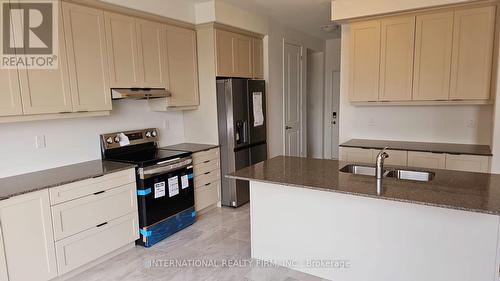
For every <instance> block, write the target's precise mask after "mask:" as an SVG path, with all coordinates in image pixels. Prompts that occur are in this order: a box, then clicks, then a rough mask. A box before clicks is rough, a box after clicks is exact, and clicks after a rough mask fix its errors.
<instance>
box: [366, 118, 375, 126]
mask: <svg viewBox="0 0 500 281" xmlns="http://www.w3.org/2000/svg"><path fill="white" fill-rule="evenodd" d="M376 125H377V124H375V119H373V118H370V120H368V126H369V127H375V126H376Z"/></svg>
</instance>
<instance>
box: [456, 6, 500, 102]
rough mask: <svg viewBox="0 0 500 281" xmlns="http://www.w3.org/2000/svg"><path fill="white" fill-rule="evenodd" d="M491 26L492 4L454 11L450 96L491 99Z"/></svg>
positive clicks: (492, 34) (493, 21) (492, 25)
mask: <svg viewBox="0 0 500 281" xmlns="http://www.w3.org/2000/svg"><path fill="white" fill-rule="evenodd" d="M494 29H495V7H494V6H490V7H483V8H473V9H464V10H457V11H456V12H455V23H454V31H453V53H452V54H453V55H452V64H451V89H450V98H451V99H467V100H475V99H489V98H490V80H491V65H492V54H493V40H494Z"/></svg>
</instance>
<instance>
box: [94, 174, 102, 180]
mask: <svg viewBox="0 0 500 281" xmlns="http://www.w3.org/2000/svg"><path fill="white" fill-rule="evenodd" d="M103 176H104V174H102V175H98V176H93V177H92V178H93V179H97V178H100V177H103Z"/></svg>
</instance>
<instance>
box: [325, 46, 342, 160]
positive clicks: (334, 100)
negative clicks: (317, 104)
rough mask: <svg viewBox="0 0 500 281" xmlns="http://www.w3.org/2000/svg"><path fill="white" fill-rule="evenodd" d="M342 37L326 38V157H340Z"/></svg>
mask: <svg viewBox="0 0 500 281" xmlns="http://www.w3.org/2000/svg"><path fill="white" fill-rule="evenodd" d="M340 42H341V39H340V38H336V39H331V40H326V45H325V105H324V107H325V111H324V115H325V116H324V120H325V123H324V131H325V141H324V146H325V148H324V156H323V157H324V158H336V159H338V158H339V149H338V145H339V122H338V120H339V119H338V116H339V115H340V104H339V103H340V57H341V55H340V53H341V44H340ZM333 112H337V120H336V121H335V122H336V124H332V123H331V121H332V113H333Z"/></svg>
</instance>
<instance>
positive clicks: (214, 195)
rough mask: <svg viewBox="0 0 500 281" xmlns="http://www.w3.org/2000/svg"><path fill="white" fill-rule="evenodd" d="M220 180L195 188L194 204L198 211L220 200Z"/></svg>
mask: <svg viewBox="0 0 500 281" xmlns="http://www.w3.org/2000/svg"><path fill="white" fill-rule="evenodd" d="M219 190H220V181H216V182H212V183H210V184H209V185H207V186H202V187H200V188H198V189H195V190H194V206H195V209H196V211H199V210H203V209H205V208H207V207H209V206H212V205H214V204H217V202H219Z"/></svg>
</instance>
